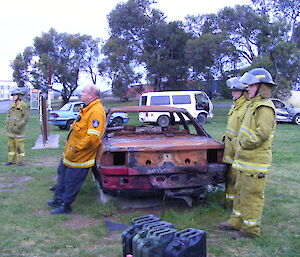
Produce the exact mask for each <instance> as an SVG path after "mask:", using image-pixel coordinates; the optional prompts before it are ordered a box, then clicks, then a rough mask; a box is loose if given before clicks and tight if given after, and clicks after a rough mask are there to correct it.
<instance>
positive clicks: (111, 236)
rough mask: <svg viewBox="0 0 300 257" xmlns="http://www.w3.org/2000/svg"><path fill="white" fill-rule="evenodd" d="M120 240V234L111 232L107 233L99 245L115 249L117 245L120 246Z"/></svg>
mask: <svg viewBox="0 0 300 257" xmlns="http://www.w3.org/2000/svg"><path fill="white" fill-rule="evenodd" d="M121 240H122V232H120V231H113V232H109V233H108V234H107V236H106V237H103V238H101V244H102V245H105V247H108V248H109V247H111V248H114V247H116V245H117V244H120V241H121Z"/></svg>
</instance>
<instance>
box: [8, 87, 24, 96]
mask: <svg viewBox="0 0 300 257" xmlns="http://www.w3.org/2000/svg"><path fill="white" fill-rule="evenodd" d="M10 94H11V95H24V91H23V90H21V89H20V88H18V87H16V88H13V89H12V90H11V92H10Z"/></svg>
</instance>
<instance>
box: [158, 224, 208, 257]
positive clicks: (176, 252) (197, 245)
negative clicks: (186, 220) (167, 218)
mask: <svg viewBox="0 0 300 257" xmlns="http://www.w3.org/2000/svg"><path fill="white" fill-rule="evenodd" d="M164 257H206V233H205V231H202V230H197V229H194V228H188V229H185V230H182V231H178V232H176V233H175V235H174V238H173V241H172V242H170V243H169V245H168V246H167V247H166V249H165V255H164Z"/></svg>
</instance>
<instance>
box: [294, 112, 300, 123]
mask: <svg viewBox="0 0 300 257" xmlns="http://www.w3.org/2000/svg"><path fill="white" fill-rule="evenodd" d="M293 122H294V123H295V124H296V125H300V114H296V115H295V116H294V118H293Z"/></svg>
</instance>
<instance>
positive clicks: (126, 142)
mask: <svg viewBox="0 0 300 257" xmlns="http://www.w3.org/2000/svg"><path fill="white" fill-rule="evenodd" d="M103 145H104V148H105V150H106V151H114V152H116V151H129V152H130V151H138V152H139V151H160V150H164V151H165V150H170V151H171V150H178V151H181V150H197V149H223V148H224V146H223V144H221V143H219V142H217V141H215V140H214V139H212V138H209V137H202V136H192V135H191V136H180V137H178V136H177V137H171V136H170V137H160V136H157V137H153V136H145V135H143V136H142V137H127V138H119V137H115V138H109V139H108V140H103Z"/></svg>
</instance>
